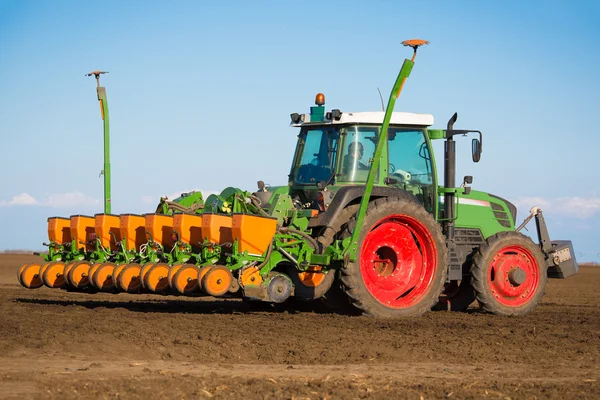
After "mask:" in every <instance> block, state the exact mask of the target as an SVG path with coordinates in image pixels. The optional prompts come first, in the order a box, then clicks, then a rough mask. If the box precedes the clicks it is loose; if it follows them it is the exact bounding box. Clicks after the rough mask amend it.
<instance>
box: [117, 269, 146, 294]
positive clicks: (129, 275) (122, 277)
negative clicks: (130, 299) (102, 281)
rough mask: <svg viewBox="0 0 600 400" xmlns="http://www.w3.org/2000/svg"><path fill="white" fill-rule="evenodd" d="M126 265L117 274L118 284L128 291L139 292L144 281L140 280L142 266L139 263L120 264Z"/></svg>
mask: <svg viewBox="0 0 600 400" xmlns="http://www.w3.org/2000/svg"><path fill="white" fill-rule="evenodd" d="M120 267H124V268H123V269H122V270H121V272H120V273H119V274H118V275H117V284H118V286H119V288H120V289H121V290H123V291H125V292H127V293H137V292H139V291H140V288H141V286H142V282H141V280H140V271H141V270H142V267H141V266H140V265H139V264H125V265H120V266H119V268H120Z"/></svg>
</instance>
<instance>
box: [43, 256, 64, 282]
mask: <svg viewBox="0 0 600 400" xmlns="http://www.w3.org/2000/svg"><path fill="white" fill-rule="evenodd" d="M42 282H44V285H46V286H48V287H49V288H61V287H63V286H65V263H64V262H61V261H56V262H53V263H50V264H49V265H48V266H47V267H46V269H45V270H44V273H43V274H42Z"/></svg>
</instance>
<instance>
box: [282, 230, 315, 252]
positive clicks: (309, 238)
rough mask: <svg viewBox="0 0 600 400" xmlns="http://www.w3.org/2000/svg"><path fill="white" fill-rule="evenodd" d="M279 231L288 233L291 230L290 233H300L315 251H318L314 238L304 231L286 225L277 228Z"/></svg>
mask: <svg viewBox="0 0 600 400" xmlns="http://www.w3.org/2000/svg"><path fill="white" fill-rule="evenodd" d="M279 232H281V233H290V232H291V233H295V234H297V235H300V236H302V237H303V238H304V239H306V240H307V241H308V243H309V244H310V245H311V246H312V248H313V249H315V251H319V244H318V243H317V241H316V240H315V238H313V237H312V236H310V235H308V234H307V233H305V232H302V231H299V230H298V229H294V228H287V227H282V228H279Z"/></svg>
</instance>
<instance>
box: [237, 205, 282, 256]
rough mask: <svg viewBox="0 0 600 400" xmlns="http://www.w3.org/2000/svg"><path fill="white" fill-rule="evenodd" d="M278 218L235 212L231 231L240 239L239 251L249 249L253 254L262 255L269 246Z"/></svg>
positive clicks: (249, 252)
mask: <svg viewBox="0 0 600 400" xmlns="http://www.w3.org/2000/svg"><path fill="white" fill-rule="evenodd" d="M276 229H277V218H267V217H259V216H256V215H247V214H234V215H233V223H232V226H231V231H232V233H233V238H234V239H237V240H238V243H239V251H240V252H244V251H248V254H251V255H262V254H263V253H264V252H265V251H266V250H267V247H269V244H270V243H271V240H273V235H275V230H276Z"/></svg>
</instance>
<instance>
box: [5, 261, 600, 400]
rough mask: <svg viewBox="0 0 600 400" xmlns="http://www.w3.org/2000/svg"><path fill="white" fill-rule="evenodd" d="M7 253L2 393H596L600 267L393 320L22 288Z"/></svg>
mask: <svg viewBox="0 0 600 400" xmlns="http://www.w3.org/2000/svg"><path fill="white" fill-rule="evenodd" d="M37 260H39V258H37V257H35V256H24V255H0V398H45V399H46V398H50V399H52V398H61V399H70V398H80V397H84V398H93V399H95V398H99V399H104V398H108V399H114V398H127V399H129V398H132V399H138V398H143V399H146V398H159V397H160V398H164V397H167V398H191V397H193V398H206V399H209V398H210V399H231V398H244V399H255V398H256V399H279V398H289V399H292V398H293V399H325V398H327V399H334V398H343V399H352V398H409V399H429V398H477V399H479V398H501V399H507V398H511V399H515V398H517V399H520V398H523V399H541V398H556V399H559V398H560V399H562V398H577V399H586V398H587V399H598V398H600V367H599V364H600V312H599V306H600V294H599V291H598V289H597V288H598V287H600V268H598V267H582V268H581V269H580V273H579V274H578V275H576V276H575V277H572V278H569V279H566V280H551V281H550V282H549V284H548V287H547V291H546V295H545V296H544V298H543V303H542V304H541V305H540V306H539V307H538V308H537V309H536V310H535V311H534V312H533V313H532V314H530V315H528V316H526V317H519V318H514V317H513V318H504V317H498V316H494V315H488V314H483V313H481V312H479V311H478V310H477V308H476V307H475V304H474V305H473V308H472V309H471V310H469V312H467V313H454V312H431V313H428V314H427V315H425V316H424V317H421V318H404V319H398V320H387V319H376V318H368V317H356V316H343V315H337V314H330V313H325V312H322V311H321V310H315V309H311V308H310V307H302V308H301V309H299V308H295V309H288V310H285V311H281V310H275V309H269V308H265V309H264V310H261V311H256V310H255V309H253V308H252V307H251V306H250V305H248V304H246V303H244V302H242V301H239V300H236V299H225V300H215V299H212V298H183V297H174V296H161V295H129V294H117V295H113V294H102V293H99V294H94V295H90V294H85V293H74V292H67V291H64V290H58V289H48V288H40V289H36V290H28V289H26V288H23V287H21V286H20V285H19V283H18V282H17V275H16V271H17V269H18V267H19V266H20V265H21V264H22V263H26V262H32V261H37Z"/></svg>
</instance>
